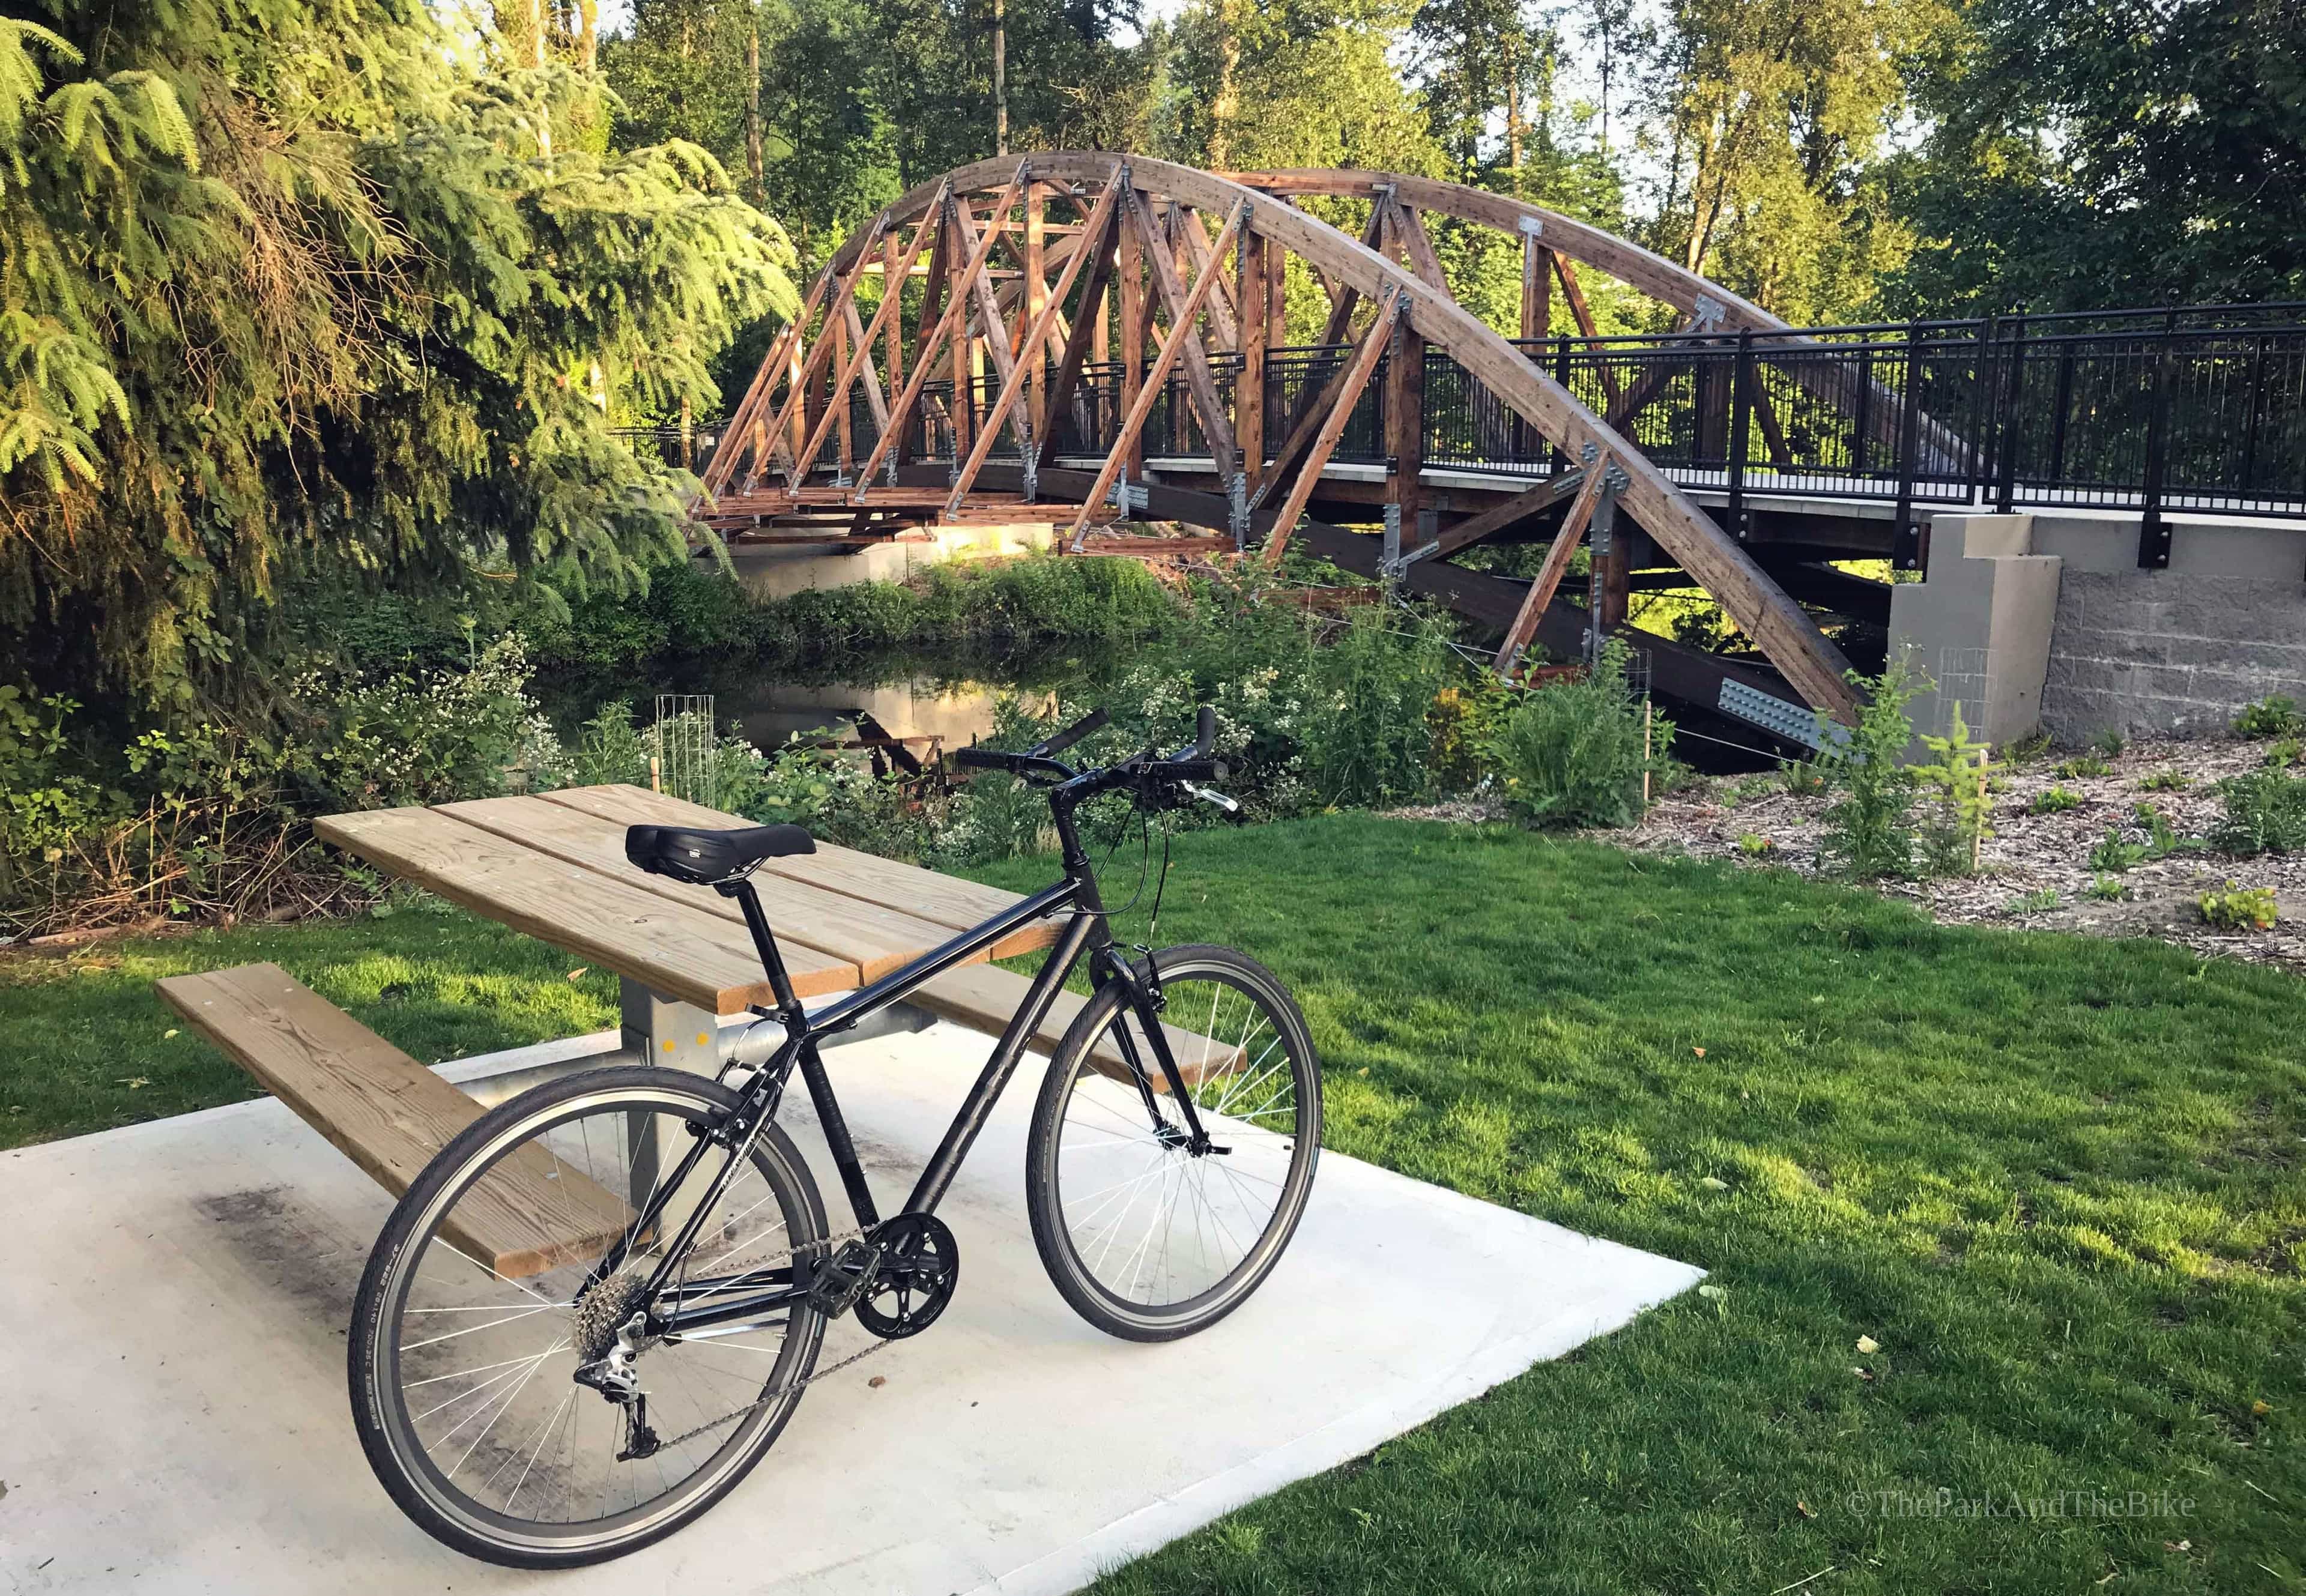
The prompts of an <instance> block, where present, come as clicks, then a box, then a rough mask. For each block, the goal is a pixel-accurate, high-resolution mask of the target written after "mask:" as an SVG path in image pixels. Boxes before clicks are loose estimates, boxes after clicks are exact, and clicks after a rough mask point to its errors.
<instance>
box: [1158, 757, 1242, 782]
mask: <svg viewBox="0 0 2306 1596" xmlns="http://www.w3.org/2000/svg"><path fill="white" fill-rule="evenodd" d="M1161 773H1162V774H1163V775H1165V776H1166V777H1168V778H1169V779H1170V780H1172V781H1224V780H1225V779H1226V775H1227V774H1228V773H1229V772H1228V771H1227V769H1226V762H1225V761H1224V760H1222V759H1167V760H1164V761H1162V763H1161Z"/></svg>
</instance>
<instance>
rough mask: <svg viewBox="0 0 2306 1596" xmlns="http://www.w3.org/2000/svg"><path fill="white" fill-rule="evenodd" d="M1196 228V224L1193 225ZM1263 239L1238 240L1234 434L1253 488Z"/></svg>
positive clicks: (1260, 455)
mask: <svg viewBox="0 0 2306 1596" xmlns="http://www.w3.org/2000/svg"><path fill="white" fill-rule="evenodd" d="M1194 225H1195V226H1197V227H1198V226H1200V224H1199V223H1196V224H1194ZM1265 278H1266V266H1265V239H1264V236H1263V235H1260V234H1257V233H1246V234H1243V235H1242V241H1241V282H1240V298H1241V307H1242V316H1241V329H1240V330H1241V373H1240V375H1238V376H1236V377H1235V378H1234V383H1233V425H1234V434H1235V436H1237V437H1238V438H1239V439H1240V440H1241V465H1242V469H1243V471H1245V472H1247V473H1248V474H1249V481H1250V485H1251V486H1255V485H1256V483H1257V481H1258V479H1259V478H1260V476H1262V475H1263V474H1264V472H1265V351H1266V348H1267V346H1268V342H1269V335H1268V330H1267V328H1266V321H1265V318H1266V313H1267V311H1268V307H1269V306H1270V304H1271V303H1272V298H1271V295H1270V294H1269V293H1268V290H1267V288H1266V282H1265Z"/></svg>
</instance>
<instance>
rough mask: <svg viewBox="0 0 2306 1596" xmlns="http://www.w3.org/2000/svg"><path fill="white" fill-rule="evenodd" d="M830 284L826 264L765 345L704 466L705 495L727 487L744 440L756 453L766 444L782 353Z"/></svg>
mask: <svg viewBox="0 0 2306 1596" xmlns="http://www.w3.org/2000/svg"><path fill="white" fill-rule="evenodd" d="M832 282H833V268H832V267H831V266H830V265H828V266H826V267H825V268H824V270H822V271H820V272H818V273H817V274H816V281H815V282H813V283H811V284H810V285H809V288H808V294H807V297H806V298H805V299H803V300H802V301H801V307H800V312H799V314H798V315H797V316H795V317H794V318H793V319H792V320H790V321H789V322H787V323H786V324H785V328H784V330H783V331H781V332H780V333H778V334H777V337H776V341H775V342H774V343H773V344H771V345H770V346H769V353H768V356H767V358H766V359H764V360H763V361H762V362H761V369H760V370H759V371H756V372H755V373H754V374H753V381H752V386H751V387H749V388H747V389H746V390H745V397H743V398H742V399H739V401H738V402H737V408H736V410H735V411H734V412H732V413H731V414H730V417H729V425H728V428H727V430H726V431H723V432H722V447H721V448H719V449H717V450H715V451H714V453H713V458H712V460H711V461H710V462H709V463H708V464H707V465H705V492H707V493H708V494H711V495H713V496H714V497H716V498H717V497H718V496H719V494H720V492H721V490H722V488H724V487H726V486H727V485H728V482H729V479H730V476H731V475H732V474H735V472H736V469H737V463H738V459H739V457H740V456H742V455H743V454H745V453H746V444H747V441H749V443H750V445H751V447H752V448H753V449H754V450H755V451H756V452H757V451H758V450H759V448H761V447H762V445H763V444H764V443H765V442H766V441H767V433H766V430H765V429H764V428H763V427H762V425H761V420H762V413H763V411H764V409H765V407H766V405H767V404H768V400H769V396H770V395H771V394H773V393H774V392H775V391H776V384H777V379H778V378H779V377H780V376H781V375H782V374H783V371H784V369H785V363H786V352H787V350H788V349H789V348H790V346H791V345H792V343H793V342H794V340H795V339H797V338H799V337H801V336H802V329H805V328H807V325H808V323H809V319H810V318H811V317H813V316H815V315H816V310H817V306H819V305H820V304H822V303H824V294H825V290H826V289H827V287H828V286H830V285H831V284H832ZM748 433H749V434H750V438H749V440H747V434H748Z"/></svg>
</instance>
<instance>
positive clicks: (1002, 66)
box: [993, 0, 1009, 155]
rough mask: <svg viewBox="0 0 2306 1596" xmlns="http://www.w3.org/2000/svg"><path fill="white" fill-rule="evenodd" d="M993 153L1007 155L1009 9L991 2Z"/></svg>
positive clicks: (999, 2)
mask: <svg viewBox="0 0 2306 1596" xmlns="http://www.w3.org/2000/svg"><path fill="white" fill-rule="evenodd" d="M993 153H994V154H995V155H1006V154H1008V153H1009V8H1008V5H1007V4H1005V0H993Z"/></svg>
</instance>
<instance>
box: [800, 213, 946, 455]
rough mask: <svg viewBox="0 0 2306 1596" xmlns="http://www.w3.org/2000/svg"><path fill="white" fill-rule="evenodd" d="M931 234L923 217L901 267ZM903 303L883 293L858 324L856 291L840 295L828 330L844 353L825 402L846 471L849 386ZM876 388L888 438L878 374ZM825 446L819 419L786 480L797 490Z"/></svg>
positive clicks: (876, 408)
mask: <svg viewBox="0 0 2306 1596" xmlns="http://www.w3.org/2000/svg"><path fill="white" fill-rule="evenodd" d="M928 235H929V225H928V222H927V219H926V218H924V219H923V221H922V222H921V225H920V226H918V227H916V228H914V229H913V242H912V243H911V245H910V247H909V248H908V249H907V250H906V251H905V258H904V260H903V263H902V266H901V270H910V269H912V264H913V260H914V259H915V258H916V257H917V256H918V255H919V254H920V252H921V245H922V243H924V242H925V241H926V240H927V237H928ZM888 242H889V243H891V244H892V245H894V243H896V232H895V230H894V229H891V230H890V233H889V236H888ZM860 258H861V257H860ZM899 280H901V279H899ZM902 305H903V302H902V300H901V299H900V298H896V297H893V296H891V295H890V294H886V293H884V294H882V296H881V303H879V304H878V305H877V306H875V308H874V311H873V320H872V323H871V325H869V326H865V327H859V326H858V318H857V296H856V294H854V293H850V294H844V295H842V297H841V305H840V310H839V317H840V320H838V321H837V322H835V323H834V325H833V327H831V328H828V329H827V330H828V331H831V332H833V333H834V334H835V335H836V343H835V347H836V351H837V352H839V353H841V354H843V355H844V358H843V359H842V360H841V365H840V369H839V376H838V377H837V379H836V380H834V382H833V393H832V396H831V397H830V398H829V399H828V401H827V402H826V414H827V415H828V416H831V415H835V414H837V415H838V416H839V417H840V424H841V468H842V470H843V471H844V473H845V472H846V471H847V469H848V466H849V465H850V459H851V457H852V455H851V448H850V439H849V431H848V429H849V385H850V383H852V382H854V381H855V380H857V373H858V371H865V370H870V369H871V367H872V364H873V338H874V336H875V334H877V333H879V332H880V331H881V330H882V329H883V328H884V326H886V327H891V328H893V327H894V326H895V325H896V323H897V320H898V318H899V316H900V314H901V309H902ZM873 391H874V393H875V396H876V397H875V399H874V400H873V402H872V403H873V420H874V423H875V425H877V426H878V427H879V428H880V429H881V431H882V434H883V436H884V437H885V436H886V435H887V433H888V430H889V408H888V404H887V401H886V400H885V399H883V398H880V397H877V396H878V395H879V394H880V391H881V384H880V378H879V377H878V375H877V374H876V375H875V378H874V380H873ZM821 448H824V422H822V421H820V422H818V423H817V426H816V431H815V432H814V433H813V434H812V435H811V436H810V438H809V440H808V441H807V445H806V446H805V447H804V448H802V449H801V450H800V451H799V452H798V453H796V454H795V455H794V456H793V461H792V469H791V473H790V475H789V476H788V477H787V479H786V481H787V482H788V483H789V484H790V486H792V487H794V488H796V489H798V488H799V486H800V485H801V483H802V482H805V481H807V477H808V473H809V469H810V467H812V466H814V465H816V456H817V451H818V450H819V449H821Z"/></svg>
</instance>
